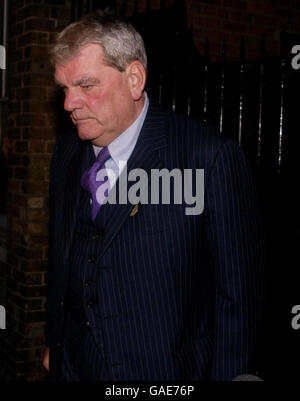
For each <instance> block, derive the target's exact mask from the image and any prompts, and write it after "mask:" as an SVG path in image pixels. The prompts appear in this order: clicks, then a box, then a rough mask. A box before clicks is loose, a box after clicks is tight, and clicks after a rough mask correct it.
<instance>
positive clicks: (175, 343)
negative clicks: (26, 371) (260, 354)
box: [47, 105, 263, 380]
mask: <svg viewBox="0 0 300 401" xmlns="http://www.w3.org/2000/svg"><path fill="white" fill-rule="evenodd" d="M87 146H90V145H88V144H87V143H83V142H82V141H81V140H79V139H78V137H77V134H76V132H71V133H69V134H67V135H64V136H62V137H61V138H60V139H59V140H58V142H57V144H56V147H55V151H54V155H53V159H52V164H51V183H50V250H49V271H48V283H47V285H48V298H47V307H48V319H47V345H48V346H49V347H50V373H51V375H52V378H54V379H55V375H56V372H57V369H58V367H59V364H60V355H61V343H62V338H63V330H64V321H65V313H66V312H65V307H64V305H65V303H64V300H65V296H66V289H67V285H68V273H69V263H68V258H69V250H70V247H71V244H72V238H73V232H74V227H75V223H76V208H77V205H78V198H79V196H78V194H79V185H80V184H79V181H80V177H81V174H82V158H83V157H84V155H85V152H86V147H87ZM134 168H142V169H144V170H145V171H146V172H148V173H149V177H150V175H151V174H150V172H151V169H162V168H167V169H168V170H172V169H174V168H179V169H181V170H183V169H187V168H189V169H204V180H205V182H204V183H205V186H204V211H203V213H201V214H200V215H195V216H187V215H186V214H185V207H186V205H178V204H170V205H157V204H153V205H151V204H140V205H139V208H138V211H137V213H136V214H134V215H133V216H131V214H132V213H131V212H132V210H133V208H134V205H132V204H126V205H110V204H106V205H104V206H103V207H102V208H101V210H100V213H108V214H109V219H108V220H109V222H108V224H107V226H106V227H105V230H104V235H103V239H102V241H101V243H99V247H101V249H100V253H99V258H98V260H97V267H98V268H99V270H100V271H101V279H100V280H99V283H97V285H98V294H99V310H100V315H99V317H98V321H99V322H100V321H101V327H102V331H103V342H104V351H105V352H104V353H105V359H106V362H107V366H108V369H109V377H110V378H111V379H112V380H180V379H185V380H231V379H232V378H234V377H235V376H238V375H240V374H243V373H249V371H250V372H254V371H255V352H256V346H257V336H258V331H259V327H260V309H259V308H260V303H261V294H262V288H261V278H262V269H263V236H262V230H261V224H260V217H259V211H258V210H259V209H258V205H257V199H256V194H255V186H254V182H253V177H252V175H251V172H250V168H249V166H248V163H247V161H246V160H245V157H244V155H243V153H242V151H241V150H240V147H239V145H238V144H236V143H235V142H233V141H232V140H230V139H227V138H226V137H224V136H222V135H221V134H220V133H219V132H217V131H216V130H214V129H213V128H212V127H209V126H208V125H206V124H203V123H201V122H199V121H196V120H192V119H187V118H186V117H184V116H179V115H177V114H175V113H169V112H165V111H161V110H160V109H158V108H156V107H153V106H151V105H150V107H149V110H148V113H147V116H146V119H145V122H144V125H143V128H142V130H141V133H140V136H139V138H138V141H137V144H136V146H135V149H134V151H133V153H132V155H131V157H130V159H129V160H128V171H130V170H132V169H134ZM149 185H150V183H149ZM108 315H109V316H111V318H110V319H107V318H105V317H106V316H108ZM96 324H97V323H96ZM92 329H93V328H92Z"/></svg>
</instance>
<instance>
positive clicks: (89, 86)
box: [81, 85, 93, 89]
mask: <svg viewBox="0 0 300 401" xmlns="http://www.w3.org/2000/svg"><path fill="white" fill-rule="evenodd" d="M92 86H93V85H81V88H82V89H91V88H92Z"/></svg>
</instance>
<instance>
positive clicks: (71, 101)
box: [64, 88, 82, 112]
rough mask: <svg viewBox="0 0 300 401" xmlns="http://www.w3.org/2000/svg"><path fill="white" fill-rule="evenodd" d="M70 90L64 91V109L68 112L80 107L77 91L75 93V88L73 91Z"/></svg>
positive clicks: (80, 101) (80, 100)
mask: <svg viewBox="0 0 300 401" xmlns="http://www.w3.org/2000/svg"><path fill="white" fill-rule="evenodd" d="M72 89H73V88H72ZM72 89H67V90H66V92H65V101H64V109H65V110H66V111H70V112H72V111H73V110H75V109H80V108H81V107H82V99H81V97H80V95H79V93H78V91H76V90H75V88H74V89H73V90H72Z"/></svg>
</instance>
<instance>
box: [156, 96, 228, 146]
mask: <svg viewBox="0 0 300 401" xmlns="http://www.w3.org/2000/svg"><path fill="white" fill-rule="evenodd" d="M150 112H151V116H152V115H157V116H159V118H161V119H163V120H164V123H165V127H166V132H167V135H168V136H169V140H170V141H171V142H174V141H175V142H176V141H178V140H179V141H180V140H182V139H184V140H185V141H186V144H188V143H189V142H191V143H192V144H193V145H197V143H199V144H200V143H201V144H202V145H203V144H208V145H210V146H214V147H218V146H221V145H222V144H223V143H224V142H225V141H226V140H228V138H227V137H226V136H224V135H222V134H221V133H220V131H219V130H218V129H217V127H215V126H214V125H213V124H212V123H209V122H205V121H203V120H201V119H200V118H197V117H190V116H187V115H186V114H184V113H180V112H174V111H171V110H168V109H165V108H163V107H161V106H159V105H157V104H152V105H151V109H150Z"/></svg>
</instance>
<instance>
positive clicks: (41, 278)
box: [0, 0, 70, 380]
mask: <svg viewBox="0 0 300 401" xmlns="http://www.w3.org/2000/svg"><path fill="white" fill-rule="evenodd" d="M69 3H70V2H69V1H57V0H56V1H55V0H47V1H45V0H32V1H29V0H12V1H10V2H9V6H10V10H9V32H8V38H9V44H8V63H7V70H8V96H9V99H10V100H9V104H8V127H7V136H8V139H9V155H8V204H7V216H8V221H7V256H6V298H5V303H4V306H5V307H6V311H7V328H6V330H1V332H0V358H1V363H2V361H3V365H4V366H5V367H6V373H7V375H8V376H9V377H10V378H17V379H25V378H26V379H27V380H37V379H40V378H42V377H43V376H44V374H45V372H44V369H43V367H42V365H41V353H42V348H43V346H44V325H45V323H44V322H45V288H46V287H45V284H46V261H47V230H48V227H47V224H48V205H47V204H48V199H47V197H48V181H49V179H48V176H49V163H50V158H51V154H52V150H53V145H54V142H55V138H56V132H55V131H56V130H55V126H54V122H53V121H54V118H53V112H52V101H53V94H54V85H53V82H52V81H53V80H52V74H51V72H50V67H49V63H48V55H47V47H48V45H49V41H50V40H51V37H52V35H53V34H54V32H55V31H59V30H61V29H62V28H63V27H64V26H65V25H66V24H67V23H68V22H69V18H70V12H69V7H70V5H69ZM2 253H3V252H2ZM2 256H3V255H2ZM2 260H3V258H2Z"/></svg>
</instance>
